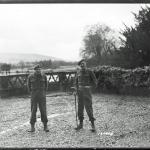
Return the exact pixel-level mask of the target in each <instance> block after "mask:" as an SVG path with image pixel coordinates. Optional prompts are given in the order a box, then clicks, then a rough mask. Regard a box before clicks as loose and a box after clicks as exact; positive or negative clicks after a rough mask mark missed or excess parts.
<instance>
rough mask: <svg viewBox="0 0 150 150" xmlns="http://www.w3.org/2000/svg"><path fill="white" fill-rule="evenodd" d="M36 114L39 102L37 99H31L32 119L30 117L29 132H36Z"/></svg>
mask: <svg viewBox="0 0 150 150" xmlns="http://www.w3.org/2000/svg"><path fill="white" fill-rule="evenodd" d="M36 112H37V101H36V100H35V99H31V117H30V124H31V130H30V131H29V132H34V131H35V127H34V126H35V122H36Z"/></svg>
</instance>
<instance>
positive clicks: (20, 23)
mask: <svg viewBox="0 0 150 150" xmlns="http://www.w3.org/2000/svg"><path fill="white" fill-rule="evenodd" d="M142 5H143V6H145V5H144V4H142ZM142 5H141V4H1V5H0V52H11V53H12V52H13V53H37V54H43V55H49V56H53V57H57V58H62V59H66V60H73V61H75V60H79V59H80V57H79V49H80V47H81V43H82V39H83V36H84V34H85V27H86V26H87V25H92V24H96V23H104V24H106V25H108V26H110V27H111V28H113V29H115V30H118V31H119V30H120V29H123V28H124V25H123V23H125V24H126V25H128V26H130V25H134V23H135V22H134V17H133V15H132V13H131V12H135V13H137V12H138V10H139V9H140V7H141V6H142ZM148 6H150V4H149V5H148Z"/></svg>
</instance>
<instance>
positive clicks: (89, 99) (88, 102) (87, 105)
mask: <svg viewBox="0 0 150 150" xmlns="http://www.w3.org/2000/svg"><path fill="white" fill-rule="evenodd" d="M84 104H85V109H86V112H87V114H88V117H89V121H91V127H92V129H91V130H92V131H93V132H95V124H94V121H95V118H94V116H93V107H92V95H91V91H90V90H89V91H88V90H87V91H86V94H85V101H84Z"/></svg>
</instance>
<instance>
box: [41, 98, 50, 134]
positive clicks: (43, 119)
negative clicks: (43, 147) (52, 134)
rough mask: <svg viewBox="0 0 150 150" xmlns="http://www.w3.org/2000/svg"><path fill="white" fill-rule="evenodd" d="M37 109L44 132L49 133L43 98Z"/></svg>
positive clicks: (44, 99)
mask: <svg viewBox="0 0 150 150" xmlns="http://www.w3.org/2000/svg"><path fill="white" fill-rule="evenodd" d="M39 109H40V113H41V121H42V122H43V125H44V131H45V132H49V129H48V127H47V122H48V119H47V112H46V98H45V97H43V98H42V99H40V101H39Z"/></svg>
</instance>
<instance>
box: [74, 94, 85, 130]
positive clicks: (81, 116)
mask: <svg viewBox="0 0 150 150" xmlns="http://www.w3.org/2000/svg"><path fill="white" fill-rule="evenodd" d="M78 94H79V95H78V118H79V122H80V123H79V125H78V126H77V128H75V129H76V130H80V129H82V128H83V119H84V103H83V94H82V91H79V93H78Z"/></svg>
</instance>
